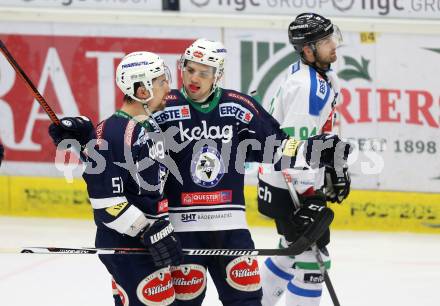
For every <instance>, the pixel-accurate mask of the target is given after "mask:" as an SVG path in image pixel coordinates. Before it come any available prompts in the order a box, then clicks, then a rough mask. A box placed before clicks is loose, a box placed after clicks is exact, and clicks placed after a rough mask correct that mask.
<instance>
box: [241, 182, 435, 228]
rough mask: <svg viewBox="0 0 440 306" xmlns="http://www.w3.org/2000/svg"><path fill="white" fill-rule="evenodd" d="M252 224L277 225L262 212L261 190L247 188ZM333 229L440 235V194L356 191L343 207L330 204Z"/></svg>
mask: <svg viewBox="0 0 440 306" xmlns="http://www.w3.org/2000/svg"><path fill="white" fill-rule="evenodd" d="M245 197H246V205H247V217H248V223H249V225H251V226H274V222H273V220H271V219H269V218H266V217H264V216H262V215H261V214H259V213H258V209H257V187H256V186H246V188H245ZM330 207H331V208H332V209H333V211H334V212H335V219H334V221H333V223H332V228H334V229H343V230H369V231H399V232H402V231H404V232H423V233H438V234H440V194H437V193H415V192H386V191H361V190H353V191H352V192H351V193H350V196H349V197H348V198H347V199H346V200H345V201H344V202H343V204H330Z"/></svg>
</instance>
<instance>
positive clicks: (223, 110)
mask: <svg viewBox="0 0 440 306" xmlns="http://www.w3.org/2000/svg"><path fill="white" fill-rule="evenodd" d="M219 112H220V117H235V118H237V119H238V120H240V121H241V122H244V123H249V122H250V121H251V120H252V118H253V117H254V115H253V114H252V113H251V112H250V111H249V110H247V109H246V108H245V107H243V106H241V105H240V104H237V103H223V104H222V105H220V107H219Z"/></svg>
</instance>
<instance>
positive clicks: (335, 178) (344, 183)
mask: <svg viewBox="0 0 440 306" xmlns="http://www.w3.org/2000/svg"><path fill="white" fill-rule="evenodd" d="M350 185H351V178H350V174H349V173H348V166H345V167H344V168H343V169H342V175H341V174H339V175H338V173H336V171H335V169H333V168H330V167H325V183H324V187H325V196H326V199H327V201H330V202H332V203H335V202H338V203H341V202H342V201H343V200H344V199H345V198H347V196H348V194H349V193H350Z"/></svg>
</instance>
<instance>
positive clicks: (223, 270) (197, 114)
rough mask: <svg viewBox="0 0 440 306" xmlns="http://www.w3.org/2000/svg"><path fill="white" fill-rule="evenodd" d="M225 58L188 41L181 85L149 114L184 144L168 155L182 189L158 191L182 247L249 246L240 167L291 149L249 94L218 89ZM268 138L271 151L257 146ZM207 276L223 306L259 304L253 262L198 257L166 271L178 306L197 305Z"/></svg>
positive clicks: (216, 46) (203, 43) (214, 47)
mask: <svg viewBox="0 0 440 306" xmlns="http://www.w3.org/2000/svg"><path fill="white" fill-rule="evenodd" d="M225 59H226V49H225V48H224V46H223V45H222V43H220V42H216V41H209V40H206V39H199V40H197V41H195V42H194V43H193V44H192V45H191V46H189V47H188V48H187V49H186V50H185V52H184V54H183V55H182V58H181V64H180V68H181V72H182V79H183V87H182V88H181V89H180V90H172V91H171V92H170V94H169V96H168V99H167V107H166V109H165V110H163V111H161V112H157V113H155V114H154V117H155V119H156V121H157V122H158V123H159V125H160V126H161V128H162V129H163V130H167V129H169V128H171V127H173V128H174V129H176V130H177V131H178V133H177V134H176V135H175V141H176V142H177V143H179V144H181V143H186V146H184V147H183V148H182V149H181V150H179V151H178V152H173V151H172V152H171V153H170V154H171V157H172V158H173V159H174V160H176V161H179V170H180V173H181V174H182V178H183V184H181V183H180V182H179V181H178V180H177V179H176V178H174V177H170V178H169V179H168V180H167V183H166V186H165V190H166V194H167V195H168V197H169V203H170V207H169V214H170V220H171V223H172V224H173V226H174V228H175V231H176V233H177V235H178V237H179V238H180V240H181V242H182V246H183V247H184V248H208V249H212V248H231V249H232V248H244V249H252V248H254V242H253V241H252V238H251V235H250V232H249V230H248V226H247V223H246V219H245V205H244V204H245V203H244V193H243V188H244V163H245V161H255V162H263V161H264V160H265V159H268V162H272V158H273V155H274V151H276V150H277V149H281V150H282V149H283V148H284V146H286V147H289V145H288V144H290V145H292V146H293V148H292V150H291V151H292V152H294V153H296V149H297V148H296V146H297V145H298V142H295V141H294V140H292V139H288V136H287V135H286V134H285V133H284V132H283V131H282V130H281V129H280V127H279V124H278V123H277V121H276V120H275V119H273V118H272V117H271V116H270V115H269V114H268V113H267V112H266V111H265V110H264V109H263V108H262V107H261V106H260V105H259V104H258V103H257V102H256V101H255V100H254V99H253V98H252V97H250V96H248V95H245V94H242V93H240V92H237V91H234V90H229V89H224V88H221V87H220V86H219V81H220V79H221V78H222V77H223V74H224V62H225ZM268 139H269V140H270V139H271V140H272V145H271V146H269V145H266V146H265V144H267V141H268ZM269 142H270V141H269ZM286 144H287V145H286ZM269 147H270V148H269ZM266 149H267V150H266ZM287 151H288V150H287ZM284 152H285V151H284ZM294 153H293V154H294ZM208 271H209V273H210V275H211V277H212V279H213V281H214V284H215V286H216V287H217V291H218V294H219V298H220V300H221V301H222V303H223V305H229V306H235V305H240V306H250V305H261V296H262V291H261V282H260V275H259V268H258V263H257V261H256V259H255V258H252V257H237V258H234V257H232V258H231V257H201V256H186V257H185V258H184V263H183V264H181V265H180V266H179V267H173V268H172V276H173V282H174V287H175V290H176V300H177V301H178V304H179V305H201V304H202V301H203V298H204V295H205V292H206V283H207V278H206V275H207V272H208Z"/></svg>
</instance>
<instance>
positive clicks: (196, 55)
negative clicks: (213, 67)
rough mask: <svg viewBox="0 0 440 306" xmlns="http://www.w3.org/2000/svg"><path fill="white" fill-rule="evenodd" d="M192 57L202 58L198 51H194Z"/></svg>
mask: <svg viewBox="0 0 440 306" xmlns="http://www.w3.org/2000/svg"><path fill="white" fill-rule="evenodd" d="M193 56H194V57H197V58H202V57H203V53H202V52H200V51H194V52H193Z"/></svg>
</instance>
